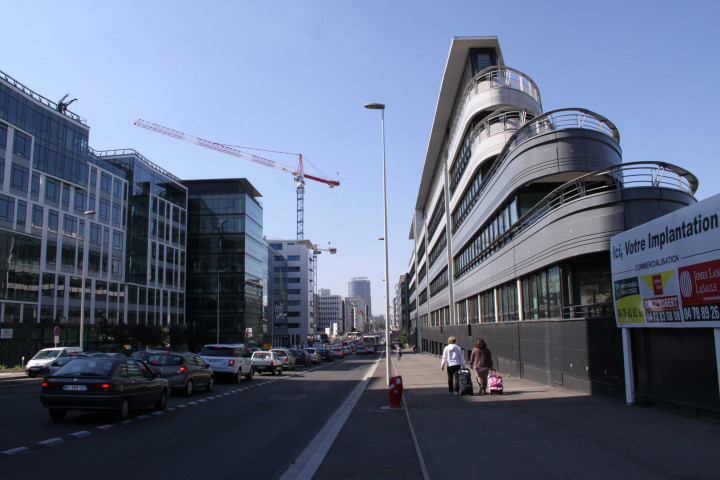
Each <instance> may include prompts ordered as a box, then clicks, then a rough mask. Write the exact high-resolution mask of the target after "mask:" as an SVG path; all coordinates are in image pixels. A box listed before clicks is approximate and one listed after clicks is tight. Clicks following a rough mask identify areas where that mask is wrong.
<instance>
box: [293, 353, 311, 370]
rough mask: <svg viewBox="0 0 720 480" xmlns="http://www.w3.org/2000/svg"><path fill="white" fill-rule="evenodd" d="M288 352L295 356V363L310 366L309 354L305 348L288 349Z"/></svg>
mask: <svg viewBox="0 0 720 480" xmlns="http://www.w3.org/2000/svg"><path fill="white" fill-rule="evenodd" d="M290 353H291V354H292V356H293V357H295V365H302V366H304V367H309V366H310V356H309V355H308V352H306V351H305V350H295V349H290Z"/></svg>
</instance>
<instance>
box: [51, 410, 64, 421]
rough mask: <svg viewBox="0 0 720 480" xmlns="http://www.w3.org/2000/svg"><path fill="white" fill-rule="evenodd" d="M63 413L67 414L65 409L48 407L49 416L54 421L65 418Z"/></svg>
mask: <svg viewBox="0 0 720 480" xmlns="http://www.w3.org/2000/svg"><path fill="white" fill-rule="evenodd" d="M65 415H67V410H63V409H62V408H51V409H50V418H52V419H53V420H54V421H56V422H61V421H63V420H64V419H65Z"/></svg>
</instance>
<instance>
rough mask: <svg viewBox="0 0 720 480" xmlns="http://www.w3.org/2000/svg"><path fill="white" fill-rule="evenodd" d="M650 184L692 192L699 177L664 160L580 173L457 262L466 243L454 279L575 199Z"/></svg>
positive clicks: (648, 185)
mask: <svg viewBox="0 0 720 480" xmlns="http://www.w3.org/2000/svg"><path fill="white" fill-rule="evenodd" d="M648 187H650V188H664V189H669V190H676V191H680V192H683V193H687V194H688V195H691V196H692V195H694V194H695V192H696V191H697V188H698V179H697V177H695V175H693V174H692V173H690V172H689V171H687V170H685V169H684V168H682V167H678V166H677V165H673V164H670V163H664V162H632V163H625V164H620V165H615V166H613V167H608V168H604V169H602V170H597V171H595V172H592V173H588V174H585V175H583V176H580V177H578V178H576V179H574V180H571V181H569V182H567V183H565V184H563V185H561V186H560V187H558V188H556V189H555V190H553V191H552V192H550V193H549V194H548V195H546V196H545V197H544V198H543V199H542V200H540V201H539V202H538V203H537V204H535V206H533V207H532V208H531V209H530V210H529V211H528V212H526V213H525V214H524V215H523V216H522V217H520V218H519V219H518V221H517V222H515V223H514V224H513V225H512V226H510V228H508V229H507V230H506V231H505V232H503V233H502V234H501V235H499V236H498V237H497V238H496V239H495V241H493V242H492V243H490V244H489V245H487V246H486V247H485V248H483V249H478V250H477V252H476V253H475V254H474V255H473V256H472V257H471V258H463V260H462V261H463V264H458V263H457V262H458V261H459V260H458V259H460V258H462V256H463V254H464V253H465V250H466V249H467V248H469V247H468V246H469V245H471V244H472V243H473V242H474V241H475V239H473V240H471V241H470V242H468V243H466V244H465V246H463V248H462V249H460V251H459V252H458V254H457V255H455V257H454V261H455V262H456V263H455V279H458V278H460V277H462V276H464V275H466V274H467V273H469V272H470V271H472V270H473V269H474V268H476V267H477V266H478V265H480V264H481V263H482V262H483V261H484V260H485V259H487V258H488V257H490V256H491V255H492V254H493V253H494V252H496V251H498V250H499V249H500V248H501V247H502V246H503V245H505V244H506V243H507V242H508V241H510V240H511V239H512V238H514V237H516V236H517V235H520V234H521V233H523V232H525V231H526V230H528V229H529V228H531V227H532V226H533V225H535V224H536V223H538V222H539V221H540V220H542V219H543V218H544V217H546V216H547V215H549V214H550V213H552V212H554V211H556V210H558V209H560V208H562V207H564V206H566V205H568V204H570V203H572V202H574V201H577V200H581V199H583V198H586V197H590V196H593V195H599V194H603V193H607V192H611V191H616V190H623V189H625V190H627V189H632V188H648Z"/></svg>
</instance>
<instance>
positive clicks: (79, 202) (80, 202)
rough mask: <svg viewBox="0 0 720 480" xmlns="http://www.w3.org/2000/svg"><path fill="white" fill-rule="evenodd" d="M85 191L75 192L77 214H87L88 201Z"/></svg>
mask: <svg viewBox="0 0 720 480" xmlns="http://www.w3.org/2000/svg"><path fill="white" fill-rule="evenodd" d="M86 198H87V197H86V195H85V191H83V190H75V202H74V203H75V205H74V208H75V211H77V212H85V199H86Z"/></svg>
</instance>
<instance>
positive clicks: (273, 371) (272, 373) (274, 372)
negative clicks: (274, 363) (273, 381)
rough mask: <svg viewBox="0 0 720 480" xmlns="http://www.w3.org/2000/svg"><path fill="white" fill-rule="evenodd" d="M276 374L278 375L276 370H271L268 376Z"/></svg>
mask: <svg viewBox="0 0 720 480" xmlns="http://www.w3.org/2000/svg"><path fill="white" fill-rule="evenodd" d="M277 374H278V371H277V368H273V369H272V371H271V372H270V375H277Z"/></svg>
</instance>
